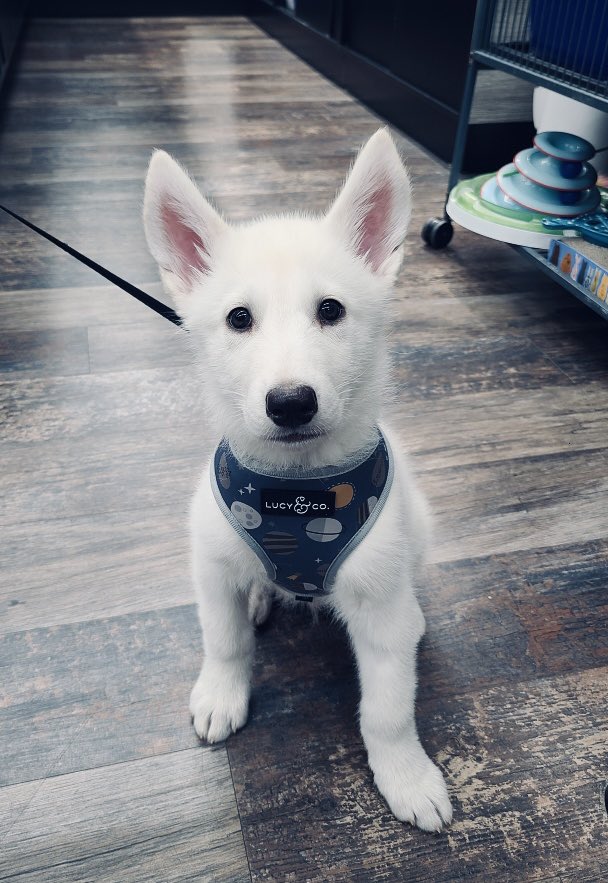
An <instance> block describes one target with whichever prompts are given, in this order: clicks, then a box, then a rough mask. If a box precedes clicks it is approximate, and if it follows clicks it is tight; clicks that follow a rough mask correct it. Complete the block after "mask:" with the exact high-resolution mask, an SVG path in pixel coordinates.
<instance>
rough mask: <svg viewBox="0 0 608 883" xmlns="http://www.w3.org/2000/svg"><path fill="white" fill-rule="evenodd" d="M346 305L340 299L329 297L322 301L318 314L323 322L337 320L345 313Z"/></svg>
mask: <svg viewBox="0 0 608 883" xmlns="http://www.w3.org/2000/svg"><path fill="white" fill-rule="evenodd" d="M344 312H345V310H344V307H343V306H342V304H341V303H340V301H337V300H334V299H333V297H328V298H327V300H323V301H321V303H320V304H319V309H318V310H317V314H318V316H319V319H320V320H321V322H337V321H338V319H341V318H342V316H343V315H344Z"/></svg>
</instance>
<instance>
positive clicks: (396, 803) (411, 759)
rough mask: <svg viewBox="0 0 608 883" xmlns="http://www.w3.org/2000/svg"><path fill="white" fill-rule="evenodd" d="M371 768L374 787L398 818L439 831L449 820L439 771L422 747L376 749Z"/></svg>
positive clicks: (444, 787)
mask: <svg viewBox="0 0 608 883" xmlns="http://www.w3.org/2000/svg"><path fill="white" fill-rule="evenodd" d="M370 765H371V759H370ZM372 770H373V773H374V781H375V783H376V786H377V788H378V790H379V791H380V793H381V794H382V796H383V797H384V799H385V800H386V802H387V803H388V805H389V807H390V810H391V812H392V813H393V815H394V816H396V818H398V819H399V821H401V822H410V824H412V825H415V826H416V827H418V828H422V830H423V831H441V829H442V828H443V826H444V825H449V823H450V822H451V821H452V805H451V803H450V798H449V796H448V789H447V787H446V784H445V781H444V778H443V775H442V773H441V771H440V770H439V769H438V768H437V767H436V766H435V764H434V763H433V762H432V760H431V759H430V758H429V757H427V755H426V754H425V753H424V751H423V750H422V748H417V749H416V750H414V751H408V750H406V749H401V750H395V749H394V748H391V749H388V750H386V753H385V752H380V757H378V756H376V758H375V762H374V764H373V766H372Z"/></svg>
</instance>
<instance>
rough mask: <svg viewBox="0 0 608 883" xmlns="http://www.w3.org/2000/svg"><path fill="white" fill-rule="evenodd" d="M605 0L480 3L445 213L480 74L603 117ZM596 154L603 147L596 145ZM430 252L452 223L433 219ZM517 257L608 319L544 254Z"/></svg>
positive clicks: (606, 99) (607, 92)
mask: <svg viewBox="0 0 608 883" xmlns="http://www.w3.org/2000/svg"><path fill="white" fill-rule="evenodd" d="M607 35H608V0H478V3H477V11H476V14H475V24H474V26H473V36H472V40H471V51H470V55H469V67H468V71H467V77H466V81H465V87H464V94H463V98H462V104H461V109H460V116H459V120H458V128H457V131H456V138H455V142H454V152H453V156H452V164H451V168H450V176H449V181H448V190H447V195H446V200H445V205H446V206H447V203H448V200H449V197H450V193H451V191H452V190H453V188H454V187H455V186H456V184H457V183H458V181H459V179H460V173H461V169H462V160H463V156H464V148H465V144H466V138H467V131H468V127H469V117H470V114H471V106H472V103H473V95H474V92H475V82H476V79H477V73H478V71H479V69H480V68H481V67H489V68H495V69H497V70H502V71H505V72H506V73H509V74H512V75H513V76H516V77H519V78H521V79H526V80H529V81H530V82H532V83H535V84H536V85H538V86H545V87H546V88H548V89H552V90H554V91H555V92H559V93H561V94H562V95H566V96H568V97H570V98H574V99H575V100H577V101H581V102H583V103H584V104H588V105H590V106H591V107H596V108H598V109H599V110H603V111H608V36H607ZM595 146H596V148H599V147H604V145H603V144H602V145H595ZM422 237H423V239H424V240H425V241H426V242H427V243H428V244H429V245H431V246H432V247H433V248H444V247H445V246H446V245H447V243H448V242H449V241H450V239H451V237H452V222H451V219H450V217H449V215H448V213H447V210H446V211H445V212H444V218H443V220H440V219H439V218H432V219H430V220H429V221H427V223H426V224H425V226H424V228H423V230H422ZM512 247H513V248H515V249H516V250H517V251H518V252H519V253H520V254H521V255H522V257H525V258H526V259H527V260H528V261H531V262H532V263H534V264H536V266H537V267H538V268H539V269H540V270H542V271H543V272H544V273H546V274H547V275H548V276H550V277H551V278H552V279H554V280H555V281H556V282H559V284H560V285H562V286H563V287H564V288H566V289H567V290H568V291H569V292H570V293H571V294H573V295H574V296H575V297H577V298H578V299H579V300H580V301H582V302H583V303H584V304H586V305H587V306H588V307H590V308H591V309H592V310H594V311H595V312H596V313H598V314H599V315H600V316H603V318H604V319H608V306H605V305H604V304H603V303H602V302H601V301H599V300H597V299H596V298H595V297H594V296H593V295H592V294H591V293H590V292H588V291H587V290H586V289H585V288H583V287H582V286H581V285H579V284H578V283H576V282H574V281H573V280H572V279H570V278H569V277H567V276H564V275H563V274H562V273H560V271H559V270H558V269H557V268H556V267H554V266H553V264H551V263H550V262H549V261H548V260H547V258H546V256H545V252H543V251H539V250H537V249H534V248H527V247H524V246H515V245H514V246H512Z"/></svg>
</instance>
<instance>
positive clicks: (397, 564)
mask: <svg viewBox="0 0 608 883" xmlns="http://www.w3.org/2000/svg"><path fill="white" fill-rule="evenodd" d="M409 214H410V188H409V181H408V177H407V174H406V172H405V169H404V167H403V165H402V163H401V160H400V158H399V155H398V153H397V150H396V148H395V146H394V144H393V142H392V140H391V138H390V136H389V134H388V132H387V131H386V130H380V131H379V132H377V133H376V134H375V135H374V136H373V137H372V138H371V139H370V140H369V141H368V143H367V144H366V145H365V147H364V148H363V150H362V151H361V153H360V154H359V156H358V158H357V160H356V162H355V165H354V167H353V169H352V171H351V173H350V175H349V177H348V179H347V181H346V184H345V185H344V187H343V189H342V191H341V192H340V194H339V195H338V197H337V199H336V201H335V202H334V204H333V206H332V207H331V209H330V210H329V212H328V213H327V214H326V215H325V216H323V217H310V216H307V215H287V216H281V217H271V218H263V219H261V220H258V221H255V222H253V223H250V224H244V225H240V226H234V225H229V224H227V223H226V222H225V221H223V220H222V219H221V218H220V217H219V215H218V214H217V213H216V212H215V210H214V209H213V208H212V207H211V206H210V205H209V203H208V202H206V200H205V199H204V198H203V197H202V196H201V194H200V192H199V191H198V189H197V188H196V186H195V184H194V183H193V182H192V181H191V180H190V179H189V178H188V176H187V175H186V174H185V172H183V171H182V169H181V168H180V167H179V166H178V165H177V163H175V162H174V161H173V160H172V159H171V158H170V157H169V156H168V155H167V154H165V153H162V152H156V153H155V154H154V156H153V158H152V161H151V163H150V169H149V172H148V177H147V181H146V196H145V204H144V222H145V229H146V236H147V239H148V243H149V247H150V250H151V252H152V254H153V255H154V257H155V258H156V260H157V261H158V263H159V265H160V267H161V275H162V278H163V281H164V283H165V286H166V288H167V289H168V291H169V292H171V293H172V294H173V296H174V298H175V300H176V303H177V306H178V309H179V311H180V313H181V315H182V317H183V319H184V321H185V324H186V326H187V327H188V328H189V330H190V333H191V337H192V340H193V342H194V344H195V349H196V352H197V356H198V360H199V363H200V369H201V372H200V374H201V387H202V392H203V394H204V395H205V396H206V399H207V404H208V411H207V414H208V417H209V420H213V422H214V428H215V431H216V434H217V437H218V440H219V438H220V437H222V436H226V437H227V438H228V440H229V441H230V444H231V446H232V447H233V449H234V450H235V452H236V453H237V455H238V456H240V457H243V458H245V459H247V458H250V459H255V460H257V461H261V462H263V463H264V464H265V465H267V466H272V465H277V466H286V465H296V464H298V465H303V466H307V467H315V466H324V465H328V464H337V465H339V464H340V463H341V462H343V461H344V460H346V459H347V458H348V457H349V456H351V455H352V454H354V453H356V452H357V451H360V450H361V449H362V448H364V447H365V446H366V445H367V444H368V443H369V442H370V440H371V439H372V438H373V436H374V427H375V426H376V425H378V421H379V420H381V418H382V408H383V405H384V403H385V399H386V391H387V388H388V386H389V369H388V359H387V344H386V323H387V321H388V317H389V316H390V303H389V300H390V293H391V285H392V282H393V279H394V276H395V274H396V272H397V270H398V267H399V262H400V258H401V254H400V252H401V248H400V247H401V243H402V242H403V238H404V236H405V232H406V228H407V223H408V220H409ZM188 231H190V234H191V237H192V238H191V240H188V235H189V234H188ZM327 297H331V298H335V299H336V300H339V301H340V302H341V303H342V304H343V305H344V307H345V309H346V315H345V316H344V318H343V319H342V320H341V321H339V322H338V323H337V324H335V325H332V326H328V325H322V324H321V323H319V322H318V320H317V318H316V310H317V306H318V303H319V301H320V300H322V299H324V298H327ZM237 306H245V307H247V308H248V309H249V310H250V312H251V313H252V315H253V318H254V324H253V327H252V328H251V330H249V331H247V332H245V333H238V332H235V331H234V330H233V329H231V328H230V327H229V326H228V324H227V322H226V316H227V315H228V313H229V312H230V310H231V309H233V308H234V307H237ZM286 384H294V385H308V386H312V387H313V388H314V389H315V391H316V395H317V399H318V405H319V410H318V413H317V414H316V416H315V417H314V418H313V421H312V423H311V426H312V427H313V428H314V429H315V430H317V431H318V432H319V433H322V434H321V435H320V436H319V437H318V438H315V439H313V440H311V441H306V442H301V443H297V444H295V445H294V444H287V443H280V442H277V441H276V440H273V439H272V436H273V434H274V430H275V429H276V427H274V424H272V422H271V421H270V419H269V417H268V416H267V414H266V410H265V397H266V393H267V392H268V391H269V390H270V389H271V388H273V387H275V386H278V385H286ZM382 429H383V431H384V433H385V435H386V436H387V438H388V440H389V442H390V443H391V446H392V449H393V453H394V458H395V478H394V482H393V486H392V489H391V492H390V494H389V498H388V500H387V503H386V505H385V507H384V509H383V511H382V512H381V514H380V517H379V518H378V520H377V522H376V524H375V525H374V527H373V528H372V530H371V531H370V532H369V534H368V535H367V537H366V538H365V540H364V541H363V543H361V544H360V545H359V546H358V547H357V548H356V549H355V551H354V552H353V553H352V554H351V555H350V557H348V558H347V560H346V562H345V563H344V564H343V565H342V567H341V568H340V570H339V571H338V576H337V580H336V583H335V587H334V590H333V592H332V594H331V595H330V596H329V598H328V599H327V600H325V601H324V603H326V604H328V605H329V606H330V607H331V608H332V609H333V611H334V612H335V613H336V614H337V615H338V616H339V617H340V618H341V619H342V620H343V621H344V622H345V624H346V626H347V628H348V632H349V635H350V638H351V641H352V644H353V648H354V652H355V655H356V659H357V665H358V669H359V676H360V681H361V691H362V696H361V708H360V718H361V732H362V735H363V739H364V741H365V745H366V748H367V752H368V757H369V763H370V766H371V768H372V770H373V773H374V777H375V781H376V784H377V786H378V788H379V790H380V791H381V793H382V794H383V795H384V797H385V798H386V800H387V802H388V804H389V806H390V808H391V810H392V811H393V813H394V814H395V815H396V816H397V818H399V819H402V820H404V821H408V822H411V823H412V824H415V825H418V826H419V827H420V828H423V829H425V830H432V831H436V830H439V829H440V828H441V827H442V825H443V824H447V823H448V822H449V821H450V819H451V816H452V810H451V806H450V801H449V798H448V794H447V789H446V786H445V783H444V780H443V777H442V775H441V773H440V771H439V770H438V769H437V767H435V765H434V764H433V763H432V761H431V760H430V759H429V758H428V756H427V755H426V753H425V752H424V749H423V748H422V746H421V744H420V742H419V740H418V735H417V732H416V724H415V719H414V701H415V690H416V647H417V644H418V641H419V640H420V637H421V635H422V634H423V632H424V617H423V615H422V611H421V610H420V607H419V605H418V602H417V600H416V596H415V582H416V577H417V575H418V572H419V566H420V564H421V561H422V558H423V555H424V549H425V544H426V532H427V510H426V505H425V502H424V500H423V498H422V497H421V495H420V493H419V492H418V490H417V489H416V486H415V484H414V480H413V477H412V475H411V472H410V469H409V467H408V464H407V462H406V460H405V458H404V457H403V456H402V455H401V454H400V453H399V452H398V439H396V438H395V437H394V435H393V433H392V432H391V431H390V429H388V428H387V427H386V426H385V425H382ZM191 533H192V545H193V563H194V582H195V587H196V593H197V599H198V604H199V615H200V621H201V625H202V629H203V648H204V661H203V667H202V670H201V674H200V677H199V679H198V680H197V682H196V684H195V686H194V689H193V691H192V695H191V701H190V708H191V711H192V715H193V718H194V726H195V728H196V731H197V733H198V734H199V736H200V737H201V738H203V739H206V740H207V741H209V742H217V741H220V740H223V739H225V738H226V737H227V736H228V735H229V734H230V733H231V732H234V731H235V730H237V729H238V728H239V727H241V726H243V724H244V723H245V721H246V719H247V707H248V702H249V695H250V678H251V665H252V657H253V651H254V626H253V622H254V621H255V622H256V623H259V622H261V621H263V620H264V619H265V617H266V616H267V614H268V611H269V608H270V599H271V596H272V591H273V587H272V586H271V585H269V584H268V581H267V579H266V577H265V574H264V570H263V568H262V565H261V563H260V561H259V560H258V558H257V557H256V556H255V554H254V553H253V552H252V551H251V549H250V548H249V547H248V546H247V545H246V544H245V543H244V542H243V541H242V540H241V539H240V537H239V536H238V535H237V533H236V532H235V531H234V529H233V528H232V527H231V526H230V524H229V523H228V521H227V520H226V518H225V517H224V516H223V515H222V514H221V512H220V510H219V508H218V506H217V503H216V502H215V499H214V497H213V495H212V492H211V486H210V481H209V474H208V469H207V470H205V472H204V474H203V476H202V478H201V480H200V483H199V486H198V490H197V491H196V494H195V496H194V500H193V504H192V512H191ZM277 591H278V592H279V593H280V592H281V590H277ZM315 603H317V602H315ZM312 725H313V722H311V726H312Z"/></svg>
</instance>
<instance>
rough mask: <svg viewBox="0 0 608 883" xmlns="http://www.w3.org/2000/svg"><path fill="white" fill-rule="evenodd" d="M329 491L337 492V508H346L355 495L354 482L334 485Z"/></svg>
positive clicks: (331, 492)
mask: <svg viewBox="0 0 608 883" xmlns="http://www.w3.org/2000/svg"><path fill="white" fill-rule="evenodd" d="M329 493H330V494H335V497H336V502H335V507H336V509H344V507H345V506H348V504H349V503H352V499H353V497H354V496H355V489H354V487H353V486H352V484H335V485H334V486H333V487H330V488H329Z"/></svg>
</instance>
